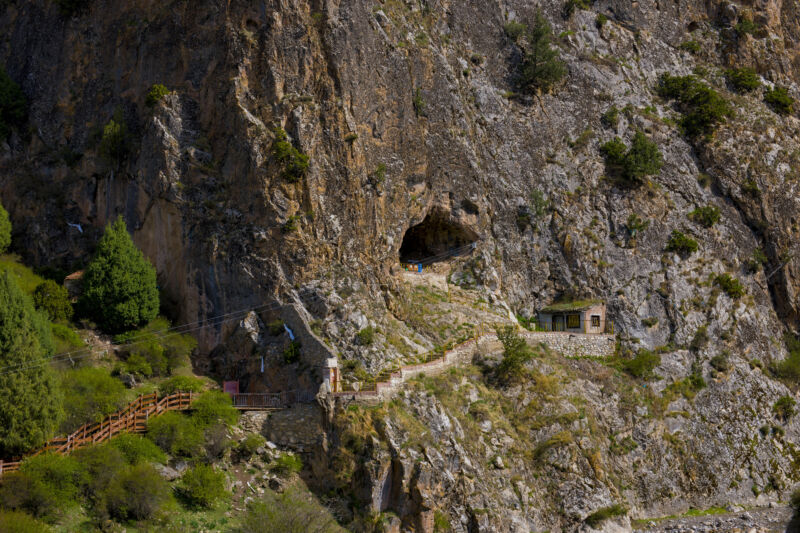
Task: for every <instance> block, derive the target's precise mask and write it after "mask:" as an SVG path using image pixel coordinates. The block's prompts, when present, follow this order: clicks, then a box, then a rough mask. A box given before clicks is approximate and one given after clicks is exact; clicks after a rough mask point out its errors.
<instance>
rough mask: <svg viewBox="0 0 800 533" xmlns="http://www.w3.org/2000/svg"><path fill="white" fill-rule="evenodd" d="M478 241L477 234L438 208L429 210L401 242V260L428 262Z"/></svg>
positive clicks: (461, 252) (463, 251) (467, 248)
mask: <svg viewBox="0 0 800 533" xmlns="http://www.w3.org/2000/svg"><path fill="white" fill-rule="evenodd" d="M477 241H478V234H477V233H475V231H473V230H471V229H469V228H468V227H466V226H464V225H462V224H459V223H457V222H454V221H452V220H451V219H450V217H449V216H448V215H447V214H446V213H444V212H440V211H432V212H430V213H428V215H427V216H426V217H425V220H423V221H422V222H420V223H419V224H417V225H416V226H411V227H410V228H409V229H408V230H407V231H406V233H405V235H404V236H403V244H402V245H401V246H400V262H401V263H423V264H431V263H438V262H440V261H446V260H448V259H449V258H451V257H454V256H457V255H464V254H466V253H469V252H470V251H471V250H472V249H473V248H474V246H475V243H476V242H477Z"/></svg>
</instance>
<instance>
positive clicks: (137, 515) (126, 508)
mask: <svg viewBox="0 0 800 533" xmlns="http://www.w3.org/2000/svg"><path fill="white" fill-rule="evenodd" d="M171 499H172V498H171V491H170V487H169V484H168V483H167V482H166V481H165V480H164V479H163V478H162V477H161V476H160V475H159V473H158V472H157V471H156V469H155V468H153V466H152V465H150V464H147V463H141V464H138V465H136V466H131V467H129V468H127V469H126V470H125V471H124V472H122V473H121V474H120V475H119V476H117V477H116V478H114V480H113V481H112V483H111V484H110V485H109V487H108V489H106V492H105V497H104V502H105V506H106V510H107V511H108V513H109V514H110V515H111V516H113V517H115V518H117V519H120V520H129V519H133V520H147V519H148V518H151V517H153V516H154V515H155V513H156V512H157V511H159V510H160V509H161V508H163V507H164V506H165V504H167V503H168V502H169V501H170V500H171Z"/></svg>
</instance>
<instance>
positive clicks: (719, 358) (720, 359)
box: [708, 353, 730, 372]
mask: <svg viewBox="0 0 800 533" xmlns="http://www.w3.org/2000/svg"><path fill="white" fill-rule="evenodd" d="M708 363H709V364H710V365H711V368H713V369H714V370H716V371H717V372H726V371H727V370H728V369H729V368H730V363H729V362H728V356H727V354H724V353H721V354H718V355H715V356H714V357H712V358H711V360H710V361H709V362H708Z"/></svg>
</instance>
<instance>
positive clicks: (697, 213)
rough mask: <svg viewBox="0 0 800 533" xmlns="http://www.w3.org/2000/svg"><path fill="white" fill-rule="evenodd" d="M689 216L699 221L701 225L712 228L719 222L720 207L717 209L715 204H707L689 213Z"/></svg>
mask: <svg viewBox="0 0 800 533" xmlns="http://www.w3.org/2000/svg"><path fill="white" fill-rule="evenodd" d="M689 218H690V219H692V220H693V221H695V222H697V223H698V224H700V225H701V226H704V227H706V228H710V227H712V226H713V225H714V224H716V223H717V222H719V219H720V213H719V209H717V208H716V207H714V206H713V205H707V206H705V207H698V208H697V209H695V210H694V211H692V212H691V213H689Z"/></svg>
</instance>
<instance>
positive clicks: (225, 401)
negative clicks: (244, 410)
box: [192, 391, 239, 428]
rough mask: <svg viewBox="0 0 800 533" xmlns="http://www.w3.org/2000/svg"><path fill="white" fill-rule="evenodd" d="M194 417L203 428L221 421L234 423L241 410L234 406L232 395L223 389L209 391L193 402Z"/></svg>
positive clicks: (228, 423) (229, 423)
mask: <svg viewBox="0 0 800 533" xmlns="http://www.w3.org/2000/svg"><path fill="white" fill-rule="evenodd" d="M192 408H193V409H194V412H193V413H192V419H193V420H195V423H196V424H197V425H198V426H200V427H203V428H206V427H209V426H211V425H213V424H216V423H218V422H221V423H223V424H227V425H232V424H235V423H236V421H237V420H239V411H237V410H236V409H235V408H234V407H233V401H232V400H231V397H230V396H229V395H228V394H226V393H224V392H222V391H208V392H204V393H203V394H201V395H200V397H199V398H197V399H196V400H194V401H193V402H192Z"/></svg>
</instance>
